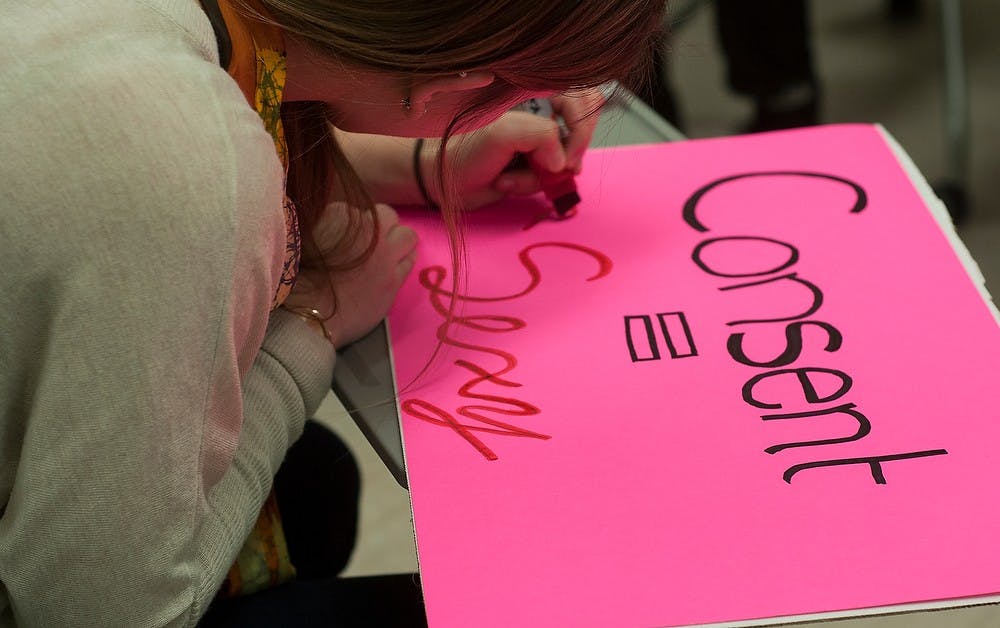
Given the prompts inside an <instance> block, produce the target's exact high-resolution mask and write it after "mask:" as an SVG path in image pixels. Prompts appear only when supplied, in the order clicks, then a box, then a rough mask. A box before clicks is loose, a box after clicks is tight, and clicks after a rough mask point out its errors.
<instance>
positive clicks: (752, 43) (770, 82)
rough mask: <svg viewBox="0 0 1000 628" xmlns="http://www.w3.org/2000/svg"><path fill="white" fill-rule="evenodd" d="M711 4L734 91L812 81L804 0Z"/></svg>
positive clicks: (758, 92)
mask: <svg viewBox="0 0 1000 628" xmlns="http://www.w3.org/2000/svg"><path fill="white" fill-rule="evenodd" d="M715 9H716V26H717V28H718V36H719V44H720V46H721V48H722V52H723V55H724V56H725V60H726V65H727V67H728V78H729V85H730V87H731V88H732V89H733V90H734V91H736V92H737V93H740V94H744V95H747V96H752V97H755V98H756V97H765V96H769V95H771V94H774V93H776V92H778V91H780V90H781V89H783V88H785V87H788V86H790V85H795V84H802V83H806V84H809V85H811V86H813V87H815V86H816V84H817V81H816V76H815V71H814V66H813V57H812V42H811V35H810V34H811V29H810V23H809V19H810V17H809V3H808V1H807V0H757V1H756V2H747V1H746V0H716V3H715Z"/></svg>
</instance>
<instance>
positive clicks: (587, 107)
mask: <svg viewBox="0 0 1000 628" xmlns="http://www.w3.org/2000/svg"><path fill="white" fill-rule="evenodd" d="M552 103H553V108H554V109H555V111H556V112H557V113H558V114H559V115H560V116H562V118H563V120H564V121H565V123H566V127H567V128H568V129H569V136H568V137H567V138H566V165H567V168H571V169H573V170H574V171H575V172H577V173H579V172H580V169H581V166H582V164H583V154H584V153H585V152H586V151H587V147H588V146H590V142H591V140H592V139H593V136H594V130H595V129H596V128H597V122H598V119H599V117H600V116H599V114H600V109H601V106H602V105H603V104H604V95H603V94H602V93H601V91H600V90H596V89H594V90H588V91H586V92H583V93H580V94H573V95H563V96H559V97H557V98H553V100H552Z"/></svg>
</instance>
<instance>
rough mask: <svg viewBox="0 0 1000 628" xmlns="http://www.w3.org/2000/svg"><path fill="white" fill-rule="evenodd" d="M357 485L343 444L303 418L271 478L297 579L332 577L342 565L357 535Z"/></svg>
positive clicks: (355, 471)
mask: <svg viewBox="0 0 1000 628" xmlns="http://www.w3.org/2000/svg"><path fill="white" fill-rule="evenodd" d="M360 487H361V480H360V475H359V473H358V466H357V464H356V463H355V461H354V457H353V456H352V455H351V452H350V450H348V448H347V445H345V444H344V442H343V441H341V440H340V438H339V437H338V436H337V435H336V434H334V433H333V432H332V431H330V430H329V429H327V428H325V427H323V426H322V425H320V424H319V423H317V422H315V421H306V425H305V429H304V430H303V432H302V437H301V438H299V440H297V441H296V442H295V444H294V445H292V447H291V448H290V449H289V450H288V454H287V455H286V456H285V460H284V462H283V463H282V465H281V468H280V469H279V470H278V474H277V476H275V478H274V492H275V497H276V498H277V500H278V510H279V511H281V523H282V527H283V528H284V530H285V540H286V541H287V543H288V553H289V555H290V557H291V559H292V564H293V565H295V570H296V572H297V574H298V575H297V577H298V579H299V580H310V579H312V578H329V577H332V576H336V575H337V574H339V573H340V572H341V571H343V569H344V567H345V566H346V565H347V562H348V560H350V557H351V552H352V551H353V550H354V543H355V540H356V538H357V530H358V498H359V493H360Z"/></svg>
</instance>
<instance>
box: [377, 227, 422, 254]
mask: <svg viewBox="0 0 1000 628" xmlns="http://www.w3.org/2000/svg"><path fill="white" fill-rule="evenodd" d="M385 241H386V244H387V245H388V246H389V254H390V259H397V260H398V259H402V258H403V257H406V256H407V255H409V254H410V253H412V252H413V250H414V249H416V248H417V232H416V231H414V230H413V229H411V228H410V227H407V226H406V225H402V224H395V225H393V226H392V227H391V228H390V229H389V232H388V233H386V234H385Z"/></svg>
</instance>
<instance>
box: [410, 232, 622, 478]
mask: <svg viewBox="0 0 1000 628" xmlns="http://www.w3.org/2000/svg"><path fill="white" fill-rule="evenodd" d="M541 248H556V249H565V250H568V251H573V252H576V253H582V254H583V255H585V256H588V257H590V258H592V259H593V260H595V261H596V262H597V265H598V270H597V273H596V274H594V275H592V276H590V277H587V279H586V280H587V281H594V280H597V279H600V278H601V277H604V276H605V275H607V274H608V273H610V272H611V266H612V263H611V259H610V258H608V256H607V255H604V254H603V253H601V252H599V251H596V250H594V249H591V248H588V247H585V246H581V245H578V244H570V243H567V242H539V243H536V244H532V245H529V246H527V247H525V248H524V249H522V250H521V252H520V253H519V254H518V260H519V261H520V263H521V266H522V267H523V268H524V269H525V270H526V271H527V273H528V277H529V281H528V285H527V286H526V287H525V288H523V289H521V290H519V291H517V292H515V293H513V294H509V295H505V296H499V297H483V296H471V295H464V294H459V293H456V292H453V291H451V290H449V289H448V288H446V287H444V283H445V279H446V277H447V274H448V273H447V271H446V270H445V268H444V267H443V266H429V267H427V268H425V269H423V270H422V271H421V272H420V275H419V280H420V285H421V286H423V287H424V288H425V289H426V290H427V292H428V298H429V300H430V303H431V306H432V307H433V308H434V311H435V312H437V313H438V314H439V315H440V316H441V317H442V319H443V322H442V323H441V325H439V326H438V328H437V339H438V340H439V341H440V343H441V344H442V345H448V346H451V347H456V348H458V349H464V350H467V351H472V352H476V353H478V354H479V357H480V358H482V357H485V356H494V357H496V358H499V359H500V360H501V362H502V364H503V367H502V368H500V369H499V370H496V371H490V370H489V369H487V368H484V367H482V366H480V365H478V364H476V363H475V362H472V361H471V360H468V359H458V360H455V362H454V364H455V366H457V367H459V368H462V369H464V370H466V371H468V372H469V373H471V374H472V377H471V378H470V379H469V380H468V381H466V382H465V383H464V384H462V385H461V386H460V387H459V389H458V396H459V397H462V398H464V399H470V400H473V403H471V404H467V405H462V406H459V407H458V408H457V409H456V410H455V414H458V415H459V416H461V417H464V418H465V419H466V420H467V421H468V422H465V423H463V422H461V420H459V419H457V418H456V417H455V416H454V415H453V414H452V413H451V412H448V411H447V410H445V409H443V408H441V407H440V406H439V405H436V404H434V403H431V402H429V401H425V400H423V399H412V398H411V399H407V400H405V401H404V402H403V403H402V410H403V412H405V413H406V414H408V415H410V416H412V417H414V418H417V419H420V420H422V421H427V422H428V423H433V424H435V425H440V426H442V427H447V428H449V429H451V430H453V431H454V432H455V433H456V434H458V435H459V436H461V437H462V438H463V439H465V440H466V441H467V442H468V443H469V444H470V445H472V446H473V447H475V448H476V451H478V452H479V453H480V454H482V455H483V457H484V458H486V459H487V460H496V459H497V455H496V453H494V452H493V450H492V449H490V448H489V447H488V446H487V445H486V443H484V442H483V441H482V439H481V438H480V437H479V436H478V435H477V433H480V434H498V435H502V436H515V437H519V438H537V439H541V440H547V439H548V438H550V436H548V435H546V434H541V433H539V432H535V431H532V430H529V429H525V428H523V427H519V426H517V425H513V424H511V423H508V422H506V421H502V420H500V419H499V418H497V417H498V416H500V417H527V416H533V415H536V414H539V413H540V412H541V410H540V409H539V408H538V406H536V405H534V404H532V403H529V402H527V401H524V400H522V399H518V398H516V397H513V396H509V394H506V395H505V394H487V393H485V392H480V391H479V390H478V388H479V387H480V386H481V385H486V384H490V385H493V386H497V387H500V388H506V389H510V388H519V387H520V386H521V384H520V383H518V382H516V381H513V380H512V379H510V378H509V377H507V375H508V374H509V373H511V371H513V370H514V369H515V368H516V367H517V358H516V357H515V356H514V355H513V354H512V353H510V352H508V351H504V350H502V349H500V348H498V347H492V346H488V345H482V344H473V343H471V342H463V341H461V340H457V339H456V338H454V337H452V336H450V335H449V333H448V332H449V331H450V330H452V329H455V328H462V327H464V328H467V329H471V330H474V331H477V332H483V333H490V334H502V333H510V332H516V331H518V330H520V329H523V328H524V327H525V326H527V323H525V322H524V321H523V320H521V319H520V318H516V317H514V316H503V315H492V314H476V315H469V316H464V315H462V316H458V315H454V313H453V311H452V309H453V308H452V307H451V306H453V305H455V304H456V303H458V302H469V303H500V302H504V301H513V300H516V299H519V298H521V297H523V296H525V295H527V294H529V293H531V292H532V291H533V290H534V289H535V288H537V287H538V285H539V283H541V281H542V272H541V269H540V268H539V267H538V264H536V263H535V261H534V260H532V259H531V253H532V251H534V250H536V249H541Z"/></svg>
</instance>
